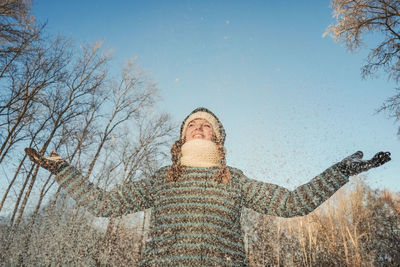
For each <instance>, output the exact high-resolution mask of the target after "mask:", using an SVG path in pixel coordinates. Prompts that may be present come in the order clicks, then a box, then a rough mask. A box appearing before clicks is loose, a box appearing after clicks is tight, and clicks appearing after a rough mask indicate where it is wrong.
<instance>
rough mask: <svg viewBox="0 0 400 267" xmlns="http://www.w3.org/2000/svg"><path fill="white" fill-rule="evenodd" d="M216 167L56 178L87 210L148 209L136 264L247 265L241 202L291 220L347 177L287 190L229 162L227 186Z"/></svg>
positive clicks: (65, 172) (67, 173)
mask: <svg viewBox="0 0 400 267" xmlns="http://www.w3.org/2000/svg"><path fill="white" fill-rule="evenodd" d="M217 170H218V167H210V168H199V167H197V168H194V167H184V175H183V176H182V177H181V178H180V179H179V180H178V181H177V182H166V179H165V177H166V175H167V171H168V167H164V168H162V169H160V170H159V171H158V172H157V173H156V175H155V177H154V179H143V180H138V181H134V182H130V183H127V184H121V185H119V186H117V187H116V188H114V189H113V190H112V191H110V192H105V191H102V190H100V189H99V188H96V187H95V186H94V185H93V184H91V183H90V182H88V181H87V180H86V179H84V177H83V176H82V175H81V174H80V173H79V172H78V171H77V170H76V169H75V168H73V167H70V166H68V167H65V168H64V169H62V171H61V172H60V173H59V174H58V175H57V177H56V181H57V182H58V183H59V184H60V186H62V187H63V188H64V189H65V190H67V192H68V193H69V194H70V195H71V196H72V197H73V198H74V199H75V200H76V201H77V203H78V204H80V205H84V206H85V207H86V208H87V209H88V210H89V211H90V212H91V213H93V214H94V215H96V216H102V217H117V216H121V215H124V214H127V213H132V212H137V211H141V210H144V209H148V208H152V216H151V226H150V237H151V239H150V241H148V242H147V244H146V249H145V254H144V255H143V259H142V261H141V266H200V265H203V266H248V261H247V259H246V255H245V250H244V244H243V232H242V229H241V225H240V215H241V209H242V207H247V208H251V209H253V210H255V211H257V212H260V213H263V214H268V215H273V216H281V217H293V216H302V215H306V214H308V213H310V212H311V211H313V210H314V209H315V208H317V207H318V206H319V205H320V204H322V203H323V202H324V201H325V200H327V199H328V198H329V197H330V196H331V195H332V194H333V193H334V192H335V191H337V190H338V189H339V188H340V187H341V186H343V185H344V184H345V183H347V182H348V177H347V176H344V175H343V174H342V173H341V172H339V170H338V169H337V168H336V167H335V165H334V166H332V167H331V168H328V169H327V170H326V171H324V172H323V173H321V174H320V175H318V176H316V177H315V178H314V179H312V180H311V181H310V182H309V183H307V184H304V185H302V186H299V187H298V188H297V189H295V190H293V191H291V190H288V189H286V188H283V187H280V186H278V185H274V184H268V183H264V182H260V181H256V180H252V179H249V178H247V177H246V176H245V175H244V174H243V172H242V171H240V170H238V169H235V168H231V167H229V170H230V172H231V176H232V182H231V184H230V185H223V184H219V183H217V182H215V181H214V177H215V173H216V171H217Z"/></svg>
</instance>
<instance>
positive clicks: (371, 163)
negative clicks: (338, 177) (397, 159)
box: [336, 151, 391, 176]
mask: <svg viewBox="0 0 400 267" xmlns="http://www.w3.org/2000/svg"><path fill="white" fill-rule="evenodd" d="M362 157H363V153H362V152H361V151H357V152H356V153H354V154H353V155H351V156H348V157H347V158H345V159H344V160H342V161H341V162H339V163H337V165H336V166H337V167H338V168H339V170H340V171H341V172H342V173H343V174H344V175H346V176H352V175H356V174H359V173H361V172H365V171H368V170H369V169H372V168H376V167H379V166H381V165H383V164H385V163H386V162H388V161H389V160H391V158H390V152H378V153H376V154H375V156H373V157H372V159H370V160H362Z"/></svg>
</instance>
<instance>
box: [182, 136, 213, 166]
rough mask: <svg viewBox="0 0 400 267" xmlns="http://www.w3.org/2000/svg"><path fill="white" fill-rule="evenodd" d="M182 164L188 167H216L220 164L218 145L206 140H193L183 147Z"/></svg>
mask: <svg viewBox="0 0 400 267" xmlns="http://www.w3.org/2000/svg"><path fill="white" fill-rule="evenodd" d="M181 153H182V157H181V164H182V165H184V166H188V167H203V168H208V167H214V166H218V165H219V164H220V155H219V153H218V148H217V145H216V144H215V143H214V142H212V141H209V140H205V139H192V140H190V141H187V142H186V143H184V144H183V145H182V150H181Z"/></svg>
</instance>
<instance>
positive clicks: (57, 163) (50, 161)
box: [25, 147, 68, 174]
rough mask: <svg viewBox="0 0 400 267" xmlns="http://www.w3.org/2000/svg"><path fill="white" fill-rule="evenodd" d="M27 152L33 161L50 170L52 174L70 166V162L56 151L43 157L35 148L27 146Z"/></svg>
mask: <svg viewBox="0 0 400 267" xmlns="http://www.w3.org/2000/svg"><path fill="white" fill-rule="evenodd" d="M25 153H26V154H27V155H28V156H29V159H30V160H31V161H33V162H34V163H36V164H38V165H39V166H40V167H42V168H45V169H46V170H48V171H50V172H51V173H52V174H57V173H58V172H59V171H61V170H62V169H63V168H64V167H66V166H68V163H67V162H66V161H65V160H64V159H63V158H62V157H60V156H59V155H58V154H57V153H56V152H54V151H53V152H51V153H50V157H43V156H42V155H40V154H39V153H38V152H37V151H36V150H35V149H33V148H29V147H27V148H25Z"/></svg>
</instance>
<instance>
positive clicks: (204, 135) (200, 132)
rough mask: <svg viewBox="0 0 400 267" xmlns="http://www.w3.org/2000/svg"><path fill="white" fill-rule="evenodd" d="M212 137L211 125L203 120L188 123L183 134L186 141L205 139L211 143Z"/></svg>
mask: <svg viewBox="0 0 400 267" xmlns="http://www.w3.org/2000/svg"><path fill="white" fill-rule="evenodd" d="M214 135H215V134H214V130H213V127H212V125H211V123H209V122H208V121H207V120H205V119H194V120H192V121H190V122H189V123H188V125H187V127H186V132H185V137H186V141H190V140H192V139H206V140H210V141H212V140H213V138H214Z"/></svg>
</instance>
